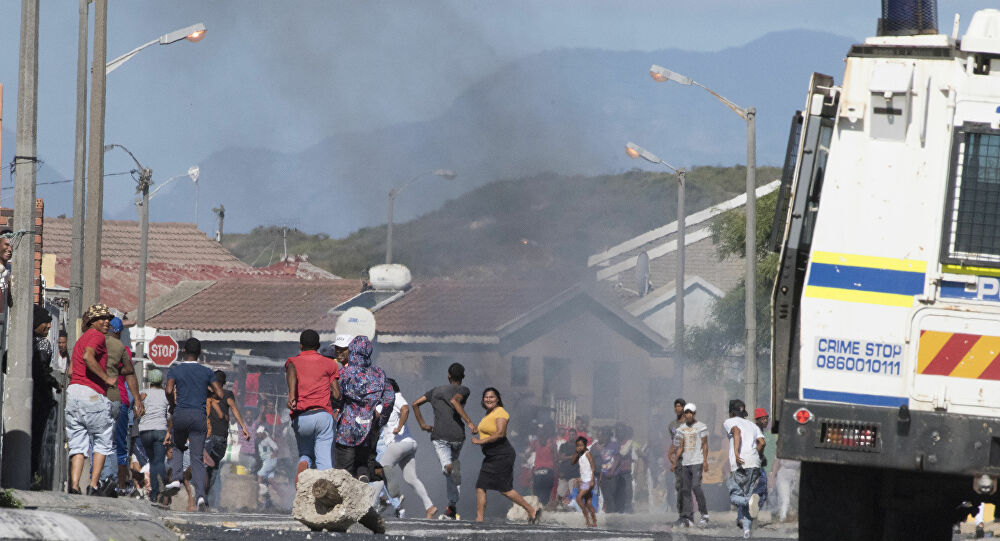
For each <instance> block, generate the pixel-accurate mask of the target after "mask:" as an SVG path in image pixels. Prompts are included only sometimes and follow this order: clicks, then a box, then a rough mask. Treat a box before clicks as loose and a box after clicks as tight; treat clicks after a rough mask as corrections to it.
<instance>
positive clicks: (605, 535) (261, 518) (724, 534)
mask: <svg viewBox="0 0 1000 541" xmlns="http://www.w3.org/2000/svg"><path fill="white" fill-rule="evenodd" d="M166 520H167V521H168V522H170V523H172V524H173V525H174V526H176V527H177V528H178V529H179V530H180V531H182V532H184V533H185V534H186V536H187V539H188V540H219V541H230V540H232V541H236V540H240V541H243V540H245V539H247V538H253V539H257V538H261V539H283V540H299V539H302V540H306V539H308V540H313V539H323V538H327V537H336V538H338V539H359V540H360V539H368V540H370V539H372V537H371V534H369V533H367V531H366V530H364V529H361V530H360V531H359V533H353V532H354V531H355V530H352V533H348V534H332V533H326V532H309V531H308V530H306V529H305V528H304V527H303V526H302V525H301V524H299V523H298V522H296V521H294V520H291V519H290V518H289V517H287V516H285V515H264V514H229V513H226V514H215V513H207V514H206V513H202V514H198V513H171V514H170V516H169V517H167V519H166ZM223 523H226V525H223ZM386 526H387V529H386V530H387V531H386V534H387V538H389V539H413V538H420V539H456V540H457V539H477V540H478V539H481V540H489V541H519V540H537V541H562V540H566V541H575V540H592V539H594V540H596V539H616V540H623V541H632V540H635V541H644V540H651V539H658V540H659V539H666V540H678V541H679V540H692V541H714V540H721V539H734V538H739V537H741V535H740V532H739V531H738V530H737V529H736V527H735V525H733V526H732V527H730V528H728V529H727V528H725V527H723V526H721V525H717V526H715V527H713V528H710V529H707V530H700V529H688V530H684V531H680V532H670V531H668V530H667V529H666V527H663V528H659V529H657V530H655V531H631V530H628V529H623V528H613V529H612V528H599V529H585V528H575V527H570V526H563V525H559V524H542V525H528V524H524V523H508V522H500V521H497V522H485V523H482V524H476V523H474V522H467V521H445V520H423V519H406V520H397V519H392V520H388V521H387V522H386ZM756 533H758V534H760V535H759V536H755V537H754V538H755V539H772V540H773V539H788V538H789V536H788V535H787V532H778V531H768V530H767V529H762V530H759V531H758V532H756ZM769 534H770V535H769ZM774 534H778V536H777V537H773V535H774ZM792 537H794V535H793V536H792Z"/></svg>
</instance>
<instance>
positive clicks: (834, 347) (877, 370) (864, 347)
mask: <svg viewBox="0 0 1000 541" xmlns="http://www.w3.org/2000/svg"><path fill="white" fill-rule="evenodd" d="M902 355H903V346H902V344H892V343H885V342H870V341H867V340H856V339H851V338H827V337H824V338H817V339H816V367H817V368H822V369H825V370H836V371H838V372H853V373H858V374H876V375H881V376H899V375H900V374H902Z"/></svg>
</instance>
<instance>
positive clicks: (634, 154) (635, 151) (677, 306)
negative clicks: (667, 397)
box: [625, 143, 687, 396]
mask: <svg viewBox="0 0 1000 541" xmlns="http://www.w3.org/2000/svg"><path fill="white" fill-rule="evenodd" d="M625 154H628V157H629V158H633V159H635V158H642V159H644V160H646V161H648V162H650V163H656V164H660V165H663V166H664V167H666V168H667V169H670V170H671V171H673V172H674V173H675V174H676V175H677V269H676V271H677V275H676V277H675V278H674V283H675V284H676V286H675V288H674V356H675V358H676V360H677V364H676V368H675V373H676V376H677V381H678V387H679V388H680V393H679V394H680V395H682V396H683V394H684V392H683V391H684V250H685V238H684V237H685V233H686V229H687V226H686V224H685V218H687V215H686V212H685V210H684V186H685V185H686V184H687V171H686V170H685V169H684V168H683V167H681V168H679V169H678V168H677V167H674V166H672V165H670V164H669V163H667V162H665V161H663V160H661V159H660V158H659V157H658V156H657V155H656V154H653V153H652V152H650V151H648V150H646V149H644V148H642V147H641V146H639V145H637V144H635V143H628V144H627V145H625Z"/></svg>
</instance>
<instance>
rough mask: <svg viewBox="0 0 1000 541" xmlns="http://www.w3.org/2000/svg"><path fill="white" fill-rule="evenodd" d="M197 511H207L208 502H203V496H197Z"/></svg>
mask: <svg viewBox="0 0 1000 541" xmlns="http://www.w3.org/2000/svg"><path fill="white" fill-rule="evenodd" d="M198 511H201V512H202V513H204V512H205V511H208V503H206V502H205V498H198Z"/></svg>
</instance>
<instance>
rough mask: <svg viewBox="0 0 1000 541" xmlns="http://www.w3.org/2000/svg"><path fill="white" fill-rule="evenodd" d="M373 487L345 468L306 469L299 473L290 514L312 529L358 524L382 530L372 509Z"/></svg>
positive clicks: (342, 528)
mask: <svg viewBox="0 0 1000 541" xmlns="http://www.w3.org/2000/svg"><path fill="white" fill-rule="evenodd" d="M374 497H375V489H373V488H372V487H371V486H369V485H368V484H367V483H362V482H361V481H358V480H357V479H355V478H353V477H351V475H350V474H349V473H347V472H346V471H344V470H322V471H320V470H306V471H304V472H302V473H301V474H299V484H298V486H297V487H296V490H295V503H294V504H293V506H292V517H293V518H295V519H296V520H298V521H299V522H301V523H303V524H305V525H306V526H308V527H309V528H311V529H313V530H331V531H335V532H346V531H347V530H348V528H350V527H351V526H352V525H353V524H361V525H362V526H364V527H366V528H368V529H369V530H371V531H372V532H374V533H385V521H383V520H382V517H380V516H379V515H378V513H377V512H376V511H375V509H373V508H372V505H371V504H372V501H373V499H374Z"/></svg>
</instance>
